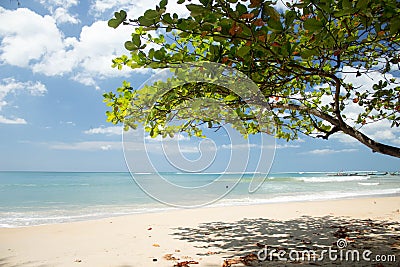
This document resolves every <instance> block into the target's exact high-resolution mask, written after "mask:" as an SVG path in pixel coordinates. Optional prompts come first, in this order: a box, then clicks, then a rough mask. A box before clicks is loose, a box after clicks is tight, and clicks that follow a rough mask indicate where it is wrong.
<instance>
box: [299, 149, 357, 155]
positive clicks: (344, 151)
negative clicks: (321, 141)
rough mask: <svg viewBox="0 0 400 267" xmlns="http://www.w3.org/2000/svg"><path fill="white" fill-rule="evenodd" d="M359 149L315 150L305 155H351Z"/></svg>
mask: <svg viewBox="0 0 400 267" xmlns="http://www.w3.org/2000/svg"><path fill="white" fill-rule="evenodd" d="M356 151H358V149H354V148H348V149H339V150H334V149H329V148H325V149H315V150H311V151H308V152H305V153H303V154H313V155H329V154H336V153H350V152H356Z"/></svg>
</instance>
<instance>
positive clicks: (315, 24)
mask: <svg viewBox="0 0 400 267" xmlns="http://www.w3.org/2000/svg"><path fill="white" fill-rule="evenodd" d="M323 28H324V23H323V22H322V21H320V20H316V19H315V18H311V19H308V20H306V21H305V22H304V29H306V30H308V31H310V32H316V31H319V30H322V29H323Z"/></svg>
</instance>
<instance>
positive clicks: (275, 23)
mask: <svg viewBox="0 0 400 267" xmlns="http://www.w3.org/2000/svg"><path fill="white" fill-rule="evenodd" d="M267 24H268V26H269V27H270V28H271V29H272V30H273V31H278V32H280V31H283V26H282V23H281V22H280V21H279V20H274V19H269V20H268V21H267Z"/></svg>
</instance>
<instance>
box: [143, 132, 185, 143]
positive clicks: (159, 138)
mask: <svg viewBox="0 0 400 267" xmlns="http://www.w3.org/2000/svg"><path fill="white" fill-rule="evenodd" d="M145 139H146V140H149V141H156V142H164V141H189V140H190V138H189V137H188V136H185V135H183V134H181V133H177V134H175V135H174V137H172V138H171V137H169V136H167V137H165V138H163V137H162V136H160V135H157V136H156V137H154V138H153V137H151V136H149V135H148V136H146V137H145Z"/></svg>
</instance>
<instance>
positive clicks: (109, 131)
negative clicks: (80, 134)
mask: <svg viewBox="0 0 400 267" xmlns="http://www.w3.org/2000/svg"><path fill="white" fill-rule="evenodd" d="M122 131H123V129H122V127H121V126H111V127H98V128H92V129H90V130H87V131H84V133H85V134H105V135H122Z"/></svg>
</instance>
